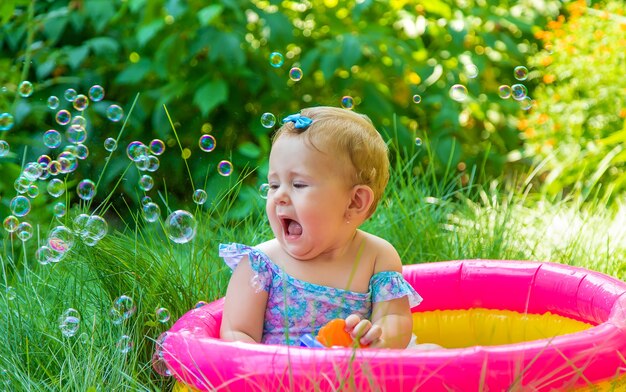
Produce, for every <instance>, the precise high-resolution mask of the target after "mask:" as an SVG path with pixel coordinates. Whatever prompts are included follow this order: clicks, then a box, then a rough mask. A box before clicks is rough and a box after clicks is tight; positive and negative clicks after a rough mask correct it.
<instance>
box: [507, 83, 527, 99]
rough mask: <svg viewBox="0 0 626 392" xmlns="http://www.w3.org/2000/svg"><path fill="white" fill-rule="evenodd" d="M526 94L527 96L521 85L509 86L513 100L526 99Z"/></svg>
mask: <svg viewBox="0 0 626 392" xmlns="http://www.w3.org/2000/svg"><path fill="white" fill-rule="evenodd" d="M526 94H528V90H527V89H526V86H524V85H523V84H519V83H518V84H514V85H512V86H511V96H512V97H513V99H514V100H516V101H521V100H522V99H524V97H526Z"/></svg>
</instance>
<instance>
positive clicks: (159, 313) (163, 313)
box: [155, 308, 170, 323]
mask: <svg viewBox="0 0 626 392" xmlns="http://www.w3.org/2000/svg"><path fill="white" fill-rule="evenodd" d="M155 314H156V318H157V320H158V321H159V322H160V323H167V322H168V321H169V320H170V311H169V310H167V309H166V308H158V309H157V310H155Z"/></svg>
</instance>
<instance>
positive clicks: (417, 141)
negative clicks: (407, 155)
mask: <svg viewBox="0 0 626 392" xmlns="http://www.w3.org/2000/svg"><path fill="white" fill-rule="evenodd" d="M415 146H417V147H422V139H420V138H419V137H416V138H415Z"/></svg>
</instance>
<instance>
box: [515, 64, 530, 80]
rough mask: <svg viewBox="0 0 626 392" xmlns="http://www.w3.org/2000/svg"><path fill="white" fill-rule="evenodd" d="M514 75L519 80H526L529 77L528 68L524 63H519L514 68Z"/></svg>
mask: <svg viewBox="0 0 626 392" xmlns="http://www.w3.org/2000/svg"><path fill="white" fill-rule="evenodd" d="M513 76H515V79H517V80H526V79H527V78H528V68H526V67H524V66H523V65H518V66H517V67H515V69H513Z"/></svg>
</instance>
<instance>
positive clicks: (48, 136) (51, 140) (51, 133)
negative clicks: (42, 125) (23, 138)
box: [43, 129, 61, 148]
mask: <svg viewBox="0 0 626 392" xmlns="http://www.w3.org/2000/svg"><path fill="white" fill-rule="evenodd" d="M43 144H44V146H46V147H48V148H57V147H59V146H60V145H61V134H60V133H59V131H57V130H55V129H49V130H47V131H46V132H44V134H43Z"/></svg>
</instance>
